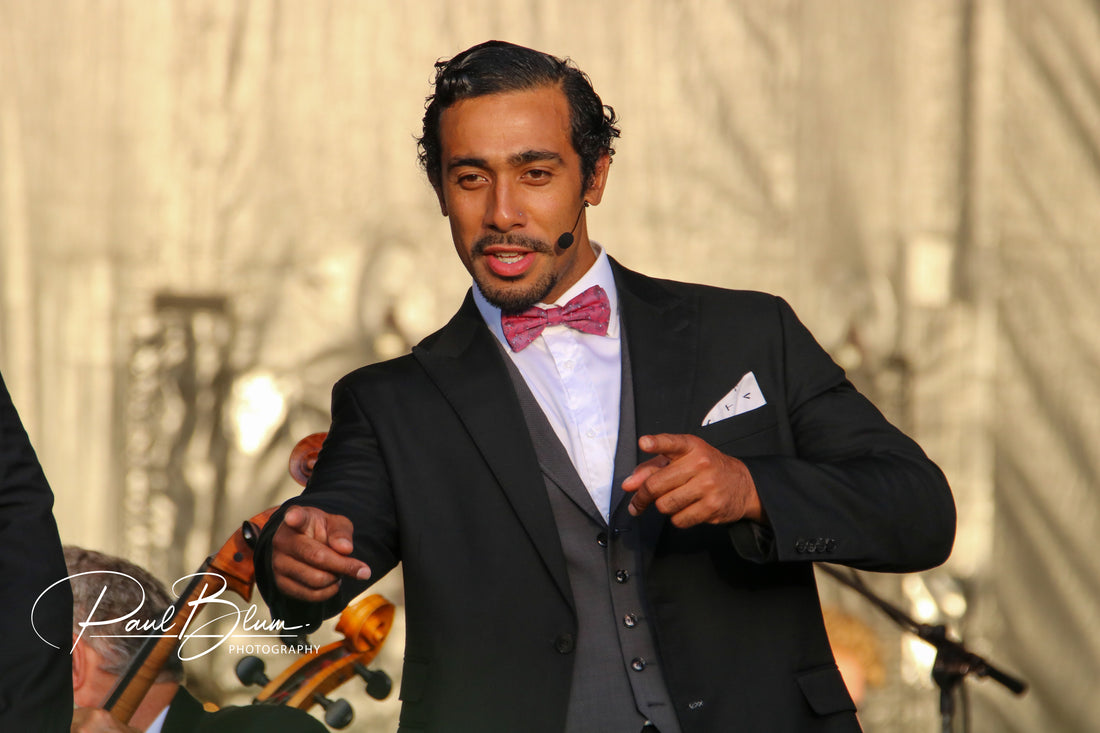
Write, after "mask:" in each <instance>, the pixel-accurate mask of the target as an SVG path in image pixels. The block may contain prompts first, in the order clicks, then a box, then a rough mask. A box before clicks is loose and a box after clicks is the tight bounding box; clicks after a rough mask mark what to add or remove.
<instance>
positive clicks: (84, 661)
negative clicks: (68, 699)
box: [71, 634, 89, 692]
mask: <svg viewBox="0 0 1100 733" xmlns="http://www.w3.org/2000/svg"><path fill="white" fill-rule="evenodd" d="M84 649H85V643H80V644H77V643H76V634H73V651H72V655H71V658H72V662H73V692H76V691H77V690H79V689H81V688H82V687H84V685H85V684H87V682H88V662H89V660H88V658H87V656H86V655H85V654H84Z"/></svg>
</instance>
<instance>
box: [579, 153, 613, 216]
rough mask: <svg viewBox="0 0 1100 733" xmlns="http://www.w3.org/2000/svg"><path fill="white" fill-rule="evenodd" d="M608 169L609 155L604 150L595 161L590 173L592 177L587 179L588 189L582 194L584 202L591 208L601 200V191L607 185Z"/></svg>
mask: <svg viewBox="0 0 1100 733" xmlns="http://www.w3.org/2000/svg"><path fill="white" fill-rule="evenodd" d="M610 169H611V155H610V153H608V152H607V151H606V150H605V151H603V152H602V153H600V157H599V158H597V159H596V167H595V168H594V169H593V171H592V177H591V178H589V179H588V181H589V182H588V188H587V189H586V190H585V192H584V200H585V201H587V202H588V203H590V204H592V205H593V206H596V205H597V204H599V203H600V200H601V199H603V189H604V186H606V185H607V173H608V171H609V170H610Z"/></svg>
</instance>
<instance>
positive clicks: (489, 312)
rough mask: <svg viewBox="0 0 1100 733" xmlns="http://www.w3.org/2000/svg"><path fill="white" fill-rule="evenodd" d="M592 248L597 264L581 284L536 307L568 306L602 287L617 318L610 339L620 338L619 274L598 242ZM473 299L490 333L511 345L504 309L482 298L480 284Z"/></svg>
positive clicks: (611, 324) (610, 325)
mask: <svg viewBox="0 0 1100 733" xmlns="http://www.w3.org/2000/svg"><path fill="white" fill-rule="evenodd" d="M590 244H591V246H592V249H593V251H595V253H596V261H595V262H593V263H592V266H591V267H589V268H588V271H587V272H585V273H584V274H583V275H581V278H580V280H577V282H575V283H573V287H571V288H569V289H568V290H566V291H565V293H564V294H562V296H561V297H560V298H558V299H557V300H556V301H554V302H553V303H536V304H535V305H536V306H538V307H540V308H549V307H551V306H554V305H565V304H566V303H568V302H569V301H570V300H572V299H573V298H575V297H576V296H578V295H580V294H581V293H583V292H584V291H585V290H588V288H590V287H592V286H593V285H599V286H600V287H601V288H603V289H604V292H606V293H607V302H608V305H609V306H610V311H611V313H612V314H613V315H614V317H613V318H611V319H610V321H609V322H608V324H607V335H608V336H609V337H610V338H619V317H618V314H619V292H618V290H616V289H615V273H614V272H612V270H611V260H609V259H608V257H607V252H606V251H605V250H604V248H603V247H601V246H600V245H599V244H597V243H596V242H591V241H590ZM473 295H474V304H475V305H477V309H478V311H479V312H480V313H481V317H482V318H483V319H485V325H487V326H488V327H489V330H490V331H492V332H493V335H494V336H496V337H497V340H498V341H500V342H501V343H502V344H505V345H507V341H506V340H505V338H504V328H503V327H502V326H501V325H500V308H497V307H496V306H495V305H493V304H492V303H490V302H489V301H487V300H485V296H484V295H482V294H481V290H480V289H479V288H478V287H477V283H476V282H475V283H474V287H473Z"/></svg>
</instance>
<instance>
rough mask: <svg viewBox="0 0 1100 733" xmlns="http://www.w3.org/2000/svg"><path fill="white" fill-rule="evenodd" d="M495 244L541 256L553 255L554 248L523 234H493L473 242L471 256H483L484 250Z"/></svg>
mask: <svg viewBox="0 0 1100 733" xmlns="http://www.w3.org/2000/svg"><path fill="white" fill-rule="evenodd" d="M497 244H510V245H514V246H517V247H523V248H524V249H529V250H531V251H532V252H539V253H541V254H553V252H554V248H553V247H551V246H550V243H549V242H544V241H543V240H541V239H535V238H534V237H528V236H526V235H524V234H505V233H501V232H498V233H494V234H486V235H485V236H484V237H482V238H481V239H479V240H477V241H476V242H474V246H473V249H472V254H474V255H483V254H485V250H486V249H488V248H489V247H492V246H493V245H497Z"/></svg>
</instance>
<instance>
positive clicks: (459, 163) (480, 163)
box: [447, 158, 489, 170]
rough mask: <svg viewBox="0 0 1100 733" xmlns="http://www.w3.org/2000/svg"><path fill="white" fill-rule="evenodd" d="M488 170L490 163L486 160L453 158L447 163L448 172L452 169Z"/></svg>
mask: <svg viewBox="0 0 1100 733" xmlns="http://www.w3.org/2000/svg"><path fill="white" fill-rule="evenodd" d="M464 167H470V168H488V167H489V161H487V160H485V158H451V159H450V160H448V161H447V170H450V169H451V168H464Z"/></svg>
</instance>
